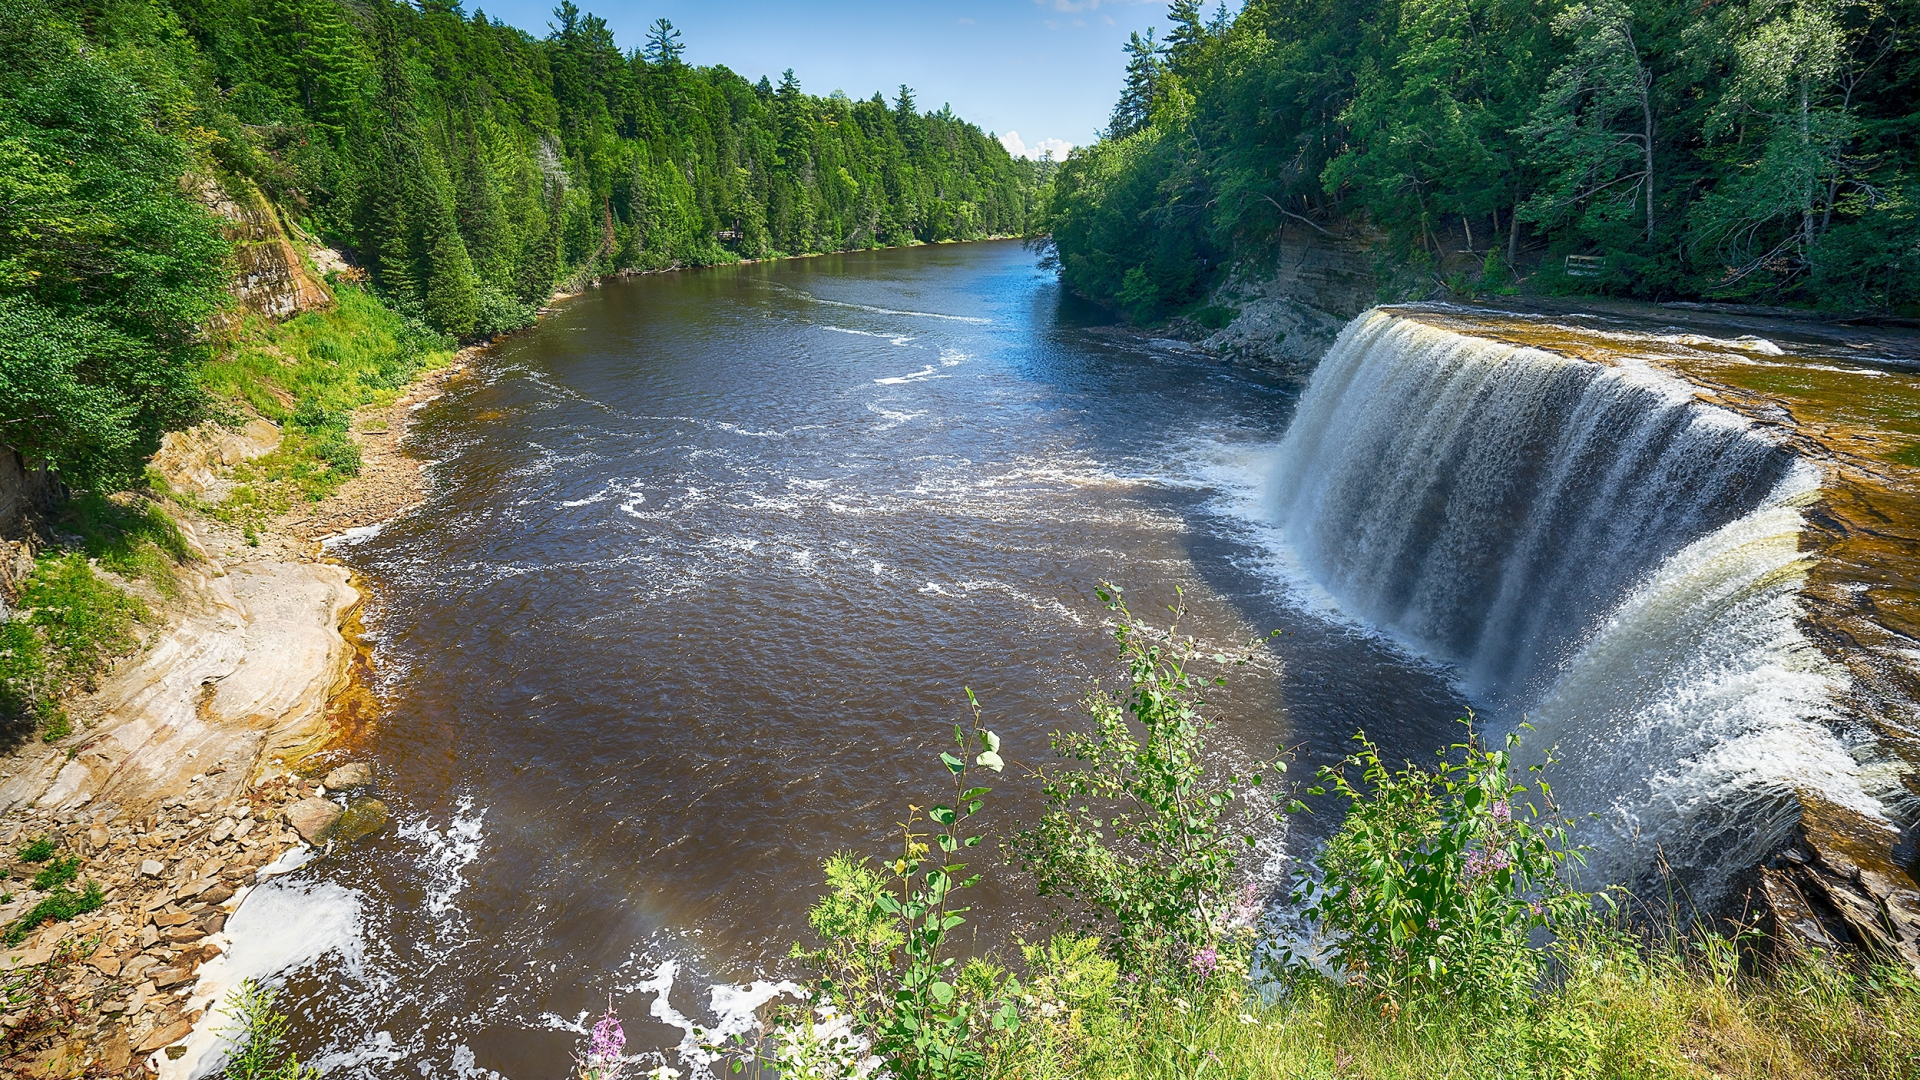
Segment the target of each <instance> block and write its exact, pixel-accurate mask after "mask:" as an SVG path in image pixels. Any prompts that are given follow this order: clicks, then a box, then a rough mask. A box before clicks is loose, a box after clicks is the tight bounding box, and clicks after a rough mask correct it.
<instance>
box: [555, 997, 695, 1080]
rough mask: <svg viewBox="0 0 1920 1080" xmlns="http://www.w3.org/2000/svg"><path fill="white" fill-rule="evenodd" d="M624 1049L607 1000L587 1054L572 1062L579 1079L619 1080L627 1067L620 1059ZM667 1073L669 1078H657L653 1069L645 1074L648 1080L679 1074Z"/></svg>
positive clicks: (622, 1032) (624, 1041)
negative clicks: (605, 1008) (604, 1012)
mask: <svg viewBox="0 0 1920 1080" xmlns="http://www.w3.org/2000/svg"><path fill="white" fill-rule="evenodd" d="M626 1047H627V1033H626V1031H625V1030H624V1029H622V1028H621V1026H620V1018H619V1017H618V1016H616V1015H615V1014H614V1011H613V1002H612V1001H611V1000H609V1001H608V1002H607V1012H606V1015H605V1016H602V1017H601V1018H600V1019H599V1021H598V1022H596V1023H595V1024H594V1025H593V1032H592V1034H591V1035H590V1036H589V1037H588V1039H587V1052H586V1053H585V1054H584V1055H581V1056H578V1057H576V1058H575V1059H574V1061H575V1064H577V1065H578V1066H579V1068H580V1080H619V1077H620V1074H621V1073H622V1072H623V1071H624V1070H625V1068H626V1064H627V1062H626V1059H625V1058H624V1057H622V1056H621V1055H622V1053H623V1052H624V1051H625V1050H626ZM662 1068H664V1066H663V1067H662ZM667 1071H668V1072H671V1073H672V1075H671V1076H661V1075H658V1074H659V1073H660V1072H661V1069H655V1070H654V1071H653V1072H652V1073H649V1074H648V1077H649V1080H675V1078H676V1077H678V1076H679V1075H680V1074H679V1073H678V1072H677V1071H675V1070H667Z"/></svg>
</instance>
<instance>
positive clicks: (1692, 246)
mask: <svg viewBox="0 0 1920 1080" xmlns="http://www.w3.org/2000/svg"><path fill="white" fill-rule="evenodd" d="M1916 17H1920V5H1916V4H1915V3H1914V2H1913V0H1885V2H1883V0H1720V2H1714V3H1706V4H1701V3H1696V2H1694V0H1549V2H1547V3H1533V2H1528V0H1248V2H1247V3H1246V5H1245V7H1244V8H1243V9H1242V10H1241V11H1240V12H1239V13H1238V14H1237V15H1234V16H1231V17H1229V16H1228V15H1227V14H1226V12H1225V10H1224V8H1222V9H1221V10H1220V11H1219V12H1218V13H1216V14H1215V15H1214V16H1213V17H1212V18H1211V19H1205V18H1203V16H1202V13H1201V11H1200V8H1199V3H1198V0H1175V2H1174V3H1173V4H1172V11H1171V20H1172V22H1173V24H1174V29H1173V31H1172V33H1170V34H1168V35H1167V36H1166V37H1165V38H1164V39H1161V40H1156V39H1155V38H1154V36H1153V35H1152V34H1148V35H1146V36H1144V37H1141V36H1136V37H1135V39H1134V40H1133V41H1132V42H1131V43H1130V45H1129V47H1128V52H1129V62H1128V78H1127V88H1126V91H1125V93H1124V95H1123V97H1122V99H1121V101H1120V102H1119V104H1118V105H1117V107H1116V108H1115V110H1114V114H1113V118H1112V122H1111V125H1110V127H1109V129H1108V131H1107V132H1106V137H1105V138H1104V139H1103V140H1102V141H1100V142H1099V143H1097V144H1095V145H1093V146H1090V147H1086V148H1084V149H1082V150H1078V151H1076V152H1075V153H1074V154H1073V156H1072V158H1071V159H1070V160H1069V161H1067V162H1066V163H1065V164H1064V165H1063V167H1062V168H1061V169H1060V171H1059V173H1058V175H1057V177H1056V179H1055V184H1054V188H1053V192H1052V197H1051V200H1050V205H1049V207H1048V209H1047V219H1048V228H1049V229H1050V230H1051V233H1052V238H1053V243H1054V245H1055V252H1056V254H1057V257H1058V259H1059V262H1060V269H1061V273H1062V276H1063V277H1064V279H1065V280H1066V281H1067V283H1068V284H1070V285H1071V286H1072V287H1074V288H1075V289H1077V290H1079V291H1080V292H1082V293H1085V294H1087V295H1089V296H1092V297H1095V298H1097V299H1101V300H1104V301H1107V302H1110V303H1113V304H1115V305H1116V306H1118V307H1120V308H1121V309H1123V310H1124V311H1126V312H1127V313H1128V314H1130V315H1131V316H1133V317H1135V318H1141V319H1153V318H1158V317H1162V316H1165V315H1167V314H1169V313H1172V312H1175V311H1177V310H1179V309H1181V308H1182V307H1184V306H1186V305H1189V304H1191V303H1193V302H1194V301H1196V300H1197V299H1198V298H1199V297H1201V296H1202V295H1203V294H1204V293H1205V291H1206V290H1207V288H1208V287H1209V285H1210V284H1211V283H1212V282H1213V280H1214V277H1215V274H1216V273H1217V271H1218V268H1219V267H1220V266H1221V264H1222V263H1223V261H1231V260H1233V259H1236V258H1248V257H1257V256H1258V255H1259V254H1260V253H1261V252H1263V251H1265V250H1267V249H1268V248H1269V247H1270V246H1271V245H1272V244H1274V243H1275V242H1276V240H1277V238H1278V237H1279V236H1280V235H1281V234H1282V231H1283V230H1286V229H1292V230H1295V231H1296V235H1298V234H1301V233H1307V234H1311V232H1312V231H1313V230H1316V229H1318V230H1323V231H1333V232H1339V231H1342V230H1343V228H1344V227H1351V226H1358V227H1359V228H1361V229H1363V230H1368V231H1375V232H1377V233H1379V234H1384V243H1383V244H1382V245H1380V246H1379V247H1376V249H1375V250H1376V253H1377V254H1379V255H1380V256H1381V257H1382V264H1383V268H1385V269H1387V270H1388V271H1389V272H1388V273H1387V274H1386V275H1385V277H1386V278H1388V279H1390V280H1391V279H1395V278H1397V283H1398V286H1399V287H1401V288H1403V289H1408V290H1412V289H1418V290H1420V291H1431V290H1432V289H1434V288H1435V284H1436V281H1437V282H1438V283H1440V284H1442V285H1445V286H1446V287H1448V288H1450V289H1453V290H1455V291H1473V290H1481V289H1506V288H1512V287H1514V283H1515V281H1516V279H1517V278H1522V277H1524V279H1525V287H1526V288H1528V289H1532V290H1538V291H1542V292H1576V291H1577V292H1600V293H1606V294H1613V295H1622V296H1635V297H1645V298H1655V299H1666V298H1682V297H1699V298H1713V299H1727V300H1740V301H1749V302H1764V303H1789V304H1798V305H1811V306H1821V307H1829V308H1840V309H1854V310H1862V309H1864V310H1880V311H1887V310H1892V311H1899V312H1904V313H1908V314H1912V313H1915V312H1916V310H1920V206H1917V205H1916V203H1917V201H1920V182H1917V177H1916V168H1917V166H1920V160H1917V155H1920V44H1917V43H1916V40H1915V24H1916ZM1567 256H1574V258H1573V259H1572V260H1571V261H1570V260H1569V259H1568V258H1567ZM1569 271H1571V273H1570V272H1569Z"/></svg>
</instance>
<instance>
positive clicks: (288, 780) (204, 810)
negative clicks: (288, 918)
mask: <svg viewBox="0 0 1920 1080" xmlns="http://www.w3.org/2000/svg"><path fill="white" fill-rule="evenodd" d="M342 773H348V774H349V775H347V776H346V777H345V782H346V783H347V784H350V785H351V786H352V787H354V788H364V787H366V786H367V784H368V783H369V782H370V781H371V779H372V770H371V769H369V768H367V767H366V766H364V765H359V766H357V767H356V766H349V767H347V768H346V769H335V770H333V774H330V775H329V776H328V777H326V779H327V780H334V779H336V778H337V777H339V775H340V774H342ZM325 794H327V789H326V788H325V786H324V781H322V782H321V783H320V784H315V783H314V782H313V781H310V780H303V779H300V778H297V777H291V776H284V775H282V776H275V777H273V778H271V779H267V780H263V781H262V782H260V783H257V784H255V785H253V786H252V787H251V788H249V789H248V790H247V791H246V792H244V793H243V794H242V795H240V796H239V797H237V798H230V799H222V798H218V797H215V796H213V795H211V794H206V795H198V796H189V795H178V796H173V797H170V798H167V799H164V800H162V801H161V802H160V804H159V805H157V806H156V807H155V808H154V809H153V810H151V811H150V812H148V813H146V814H143V815H139V816H130V815H126V814H123V813H121V812H120V811H118V810H106V811H97V812H93V813H88V812H86V811H85V810H70V811H52V810H42V809H30V810H26V811H23V812H20V813H18V814H15V815H12V816H10V818H9V820H8V821H7V823H6V825H5V826H4V827H0V844H5V845H6V846H7V847H8V848H9V849H11V848H13V847H14V846H16V845H19V844H24V843H28V842H31V841H33V840H38V839H41V838H46V839H48V840H50V841H52V843H53V846H54V847H55V849H56V850H57V851H58V852H60V853H61V854H62V855H68V856H75V857H78V858H79V859H80V860H81V864H82V867H83V869H82V870H81V874H80V876H81V878H82V879H84V880H87V881H92V882H97V883H98V884H99V885H100V887H101V889H102V890H103V893H104V899H105V904H104V905H103V906H102V907H100V908H99V909H98V910H96V911H94V912H91V913H89V914H87V915H84V916H81V917H79V918H76V919H73V920H71V921H69V922H55V923H49V924H47V925H45V926H43V927H41V928H40V929H39V930H37V931H35V932H33V933H31V934H29V935H28V936H27V937H26V939H25V940H24V941H23V942H22V943H21V944H20V945H18V946H15V947H13V948H9V949H6V950H5V951H4V952H0V965H4V966H3V967H0V982H4V985H5V986H6V988H7V990H8V1000H7V1011H6V1012H5V1014H4V1015H0V1029H4V1031H5V1038H6V1040H7V1042H8V1043H9V1044H10V1046H9V1048H10V1049H11V1050H13V1051H14V1052H13V1053H11V1054H10V1055H9V1056H8V1058H7V1060H6V1062H5V1064H6V1066H7V1068H8V1070H9V1071H11V1072H13V1073H14V1074H15V1075H24V1076H34V1077H44V1078H66V1077H77V1076H83V1075H85V1076H120V1075H130V1074H137V1073H140V1072H142V1071H143V1070H144V1071H149V1072H153V1071H159V1070H160V1069H161V1068H162V1061H164V1060H175V1059H177V1058H178V1057H179V1056H180V1053H181V1052H183V1051H184V1049H185V1047H184V1045H183V1044H184V1043H185V1042H186V1041H187V1039H188V1038H189V1037H190V1036H192V1035H193V1034H194V1030H195V1026H196V1024H198V1022H199V1021H200V1020H201V1019H202V1017H203V1016H204V1015H205V1013H206V1010H207V1008H208V1006H209V1005H210V1004H211V1003H210V1002H207V1001H204V1000H199V999H200V998H203V997H204V996H205V995H203V994H201V993H199V992H198V988H197V985H196V984H197V982H198V979H197V976H198V973H199V969H200V966H201V965H202V964H204V963H206V962H207V961H209V960H211V959H213V958H214V957H217V956H221V955H224V954H226V953H227V952H228V951H229V950H230V949H231V947H232V945H233V941H232V939H231V938H230V937H229V936H228V935H227V933H226V924H227V920H228V918H229V917H230V916H231V915H233V914H234V913H235V912H236V911H238V910H239V908H240V906H241V905H242V904H243V903H244V902H245V901H246V899H247V896H248V894H249V893H250V892H251V891H252V890H253V889H254V888H255V887H256V886H257V885H259V884H260V883H261V882H264V881H266V880H269V879H271V878H273V877H275V876H278V875H279V874H282V873H286V872H289V871H291V870H294V869H297V868H298V867H299V866H301V865H304V864H305V862H306V861H307V860H308V858H310V857H311V856H312V855H314V854H317V853H318V850H319V849H318V848H317V847H316V845H327V846H328V847H329V848H330V847H331V842H336V841H339V840H347V839H351V838H352V837H351V836H350V835H346V834H343V830H342V829H341V824H342V822H343V821H344V820H346V818H347V816H348V815H352V816H353V817H354V819H355V828H354V831H355V832H357V833H358V834H359V835H365V834H366V833H367V832H370V831H372V830H373V829H376V828H378V827H379V825H381V824H383V823H384V822H385V818H386V808H385V806H384V804H381V803H379V801H378V800H375V799H369V798H364V797H363V798H359V799H356V800H354V801H353V802H352V803H350V804H349V808H348V809H345V810H342V809H341V808H339V807H338V806H337V805H336V804H335V803H333V802H331V801H328V800H327V799H325V798H324V795H325ZM314 804H320V805H321V806H324V807H326V808H327V809H326V810H325V811H321V810H319V809H318V808H317V807H316V806H315V805H314ZM56 857H58V856H56ZM10 863H11V865H10V867H9V869H10V870H11V871H12V872H13V874H14V875H15V876H16V877H18V876H30V875H31V873H32V871H33V870H34V869H35V866H34V865H33V864H28V863H21V862H19V861H17V860H10ZM35 899H36V897H35V895H33V894H31V893H29V894H28V895H26V896H23V897H22V898H20V899H17V900H15V901H14V902H13V904H12V905H9V907H20V906H22V905H30V904H31V903H32V902H33V901H34V900H35ZM26 1042H31V1044H32V1045H27V1046H22V1045H19V1044H20V1043H26ZM23 1051H24V1052H23Z"/></svg>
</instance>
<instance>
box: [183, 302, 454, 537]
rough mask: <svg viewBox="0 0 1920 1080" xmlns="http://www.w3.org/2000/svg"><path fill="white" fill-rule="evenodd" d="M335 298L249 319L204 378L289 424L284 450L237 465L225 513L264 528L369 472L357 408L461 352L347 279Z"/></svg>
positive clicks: (395, 392)
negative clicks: (278, 317)
mask: <svg viewBox="0 0 1920 1080" xmlns="http://www.w3.org/2000/svg"><path fill="white" fill-rule="evenodd" d="M335 296H336V300H337V303H335V305H334V306H333V307H332V308H329V309H327V310H325V311H310V312H307V313H305V314H303V315H300V316H297V317H295V318H293V319H289V320H287V321H286V322H284V323H275V322H273V321H272V320H269V319H264V318H259V317H255V318H251V319H248V320H247V321H245V322H244V323H242V324H241V326H240V328H239V329H238V331H237V332H236V334H235V336H234V338H233V340H232V341H231V343H230V344H229V345H228V346H227V347H226V348H224V349H222V350H221V352H220V354H219V355H218V356H217V357H216V358H215V359H213V360H212V361H210V362H209V363H207V364H206V366H205V367H204V368H203V369H202V374H201V381H202V384H203V385H204V386H205V388H206V390H207V392H208V393H209V394H210V395H212V397H213V398H214V400H215V401H217V402H221V403H223V404H224V405H225V406H226V408H227V410H228V412H229V414H230V415H236V416H237V415H244V414H246V413H252V414H254V415H258V416H261V417H264V418H266V419H268V420H271V421H273V422H275V423H277V424H279V425H281V427H282V431H283V434H282V436H281V440H280V446H279V448H278V449H276V450H274V451H273V452H272V453H270V454H267V455H266V456H264V457H261V458H258V459H255V460H254V461H251V462H248V463H246V464H244V465H241V466H239V467H237V468H236V469H235V470H234V479H235V480H236V481H237V482H238V484H237V486H236V487H235V488H234V490H233V491H232V492H231V493H229V494H228V495H227V496H226V498H225V499H223V500H222V501H220V502H219V503H218V504H215V505H213V506H211V507H209V509H210V510H211V511H212V512H213V513H214V514H215V515H216V516H219V517H220V518H222V519H223V520H227V521H235V522H238V523H240V524H242V525H243V526H245V527H246V528H248V529H250V530H251V529H255V528H258V527H259V525H260V524H261V523H263V522H264V521H265V519H266V518H268V517H270V516H272V515H275V514H279V513H284V512H285V511H286V510H287V509H288V508H289V507H291V506H292V505H293V504H294V502H296V501H297V500H302V499H304V500H307V501H312V502H318V501H319V500H321V499H323V498H325V497H326V496H327V495H329V494H331V493H332V492H333V491H334V490H336V489H337V488H338V487H339V486H340V485H341V484H343V483H345V482H346V481H348V480H349V479H352V478H353V477H355V476H357V475H359V473H360V466H361V460H360V449H359V447H358V446H357V445H356V444H355V443H354V441H353V439H352V437H351V436H350V435H349V434H348V428H349V427H350V425H351V422H352V417H353V413H354V410H356V409H359V408H362V407H363V406H367V405H382V404H386V403H387V402H390V401H392V400H393V399H394V398H395V397H397V396H399V394H400V393H401V391H402V390H403V389H404V388H405V387H406V386H407V384H408V383H411V382H412V381H413V380H414V379H416V378H418V377H419V376H420V375H421V374H422V373H424V372H427V371H430V370H433V369H435V368H439V367H443V366H445V365H446V364H447V363H448V362H449V361H451V360H452V359H453V350H454V342H453V340H452V339H451V338H448V337H446V336H445V335H442V334H439V333H437V332H435V331H433V330H431V329H429V328H428V327H427V326H426V324H424V323H422V322H420V321H419V320H417V319H411V318H408V317H406V316H403V315H400V314H399V313H397V312H395V311H394V310H393V309H392V308H390V307H388V306H387V305H385V304H383V303H382V302H381V301H380V300H379V298H377V297H375V296H374V295H373V294H372V293H370V292H368V291H366V290H365V289H363V288H361V287H359V286H357V285H352V284H346V283H342V284H339V285H337V286H336V290H335Z"/></svg>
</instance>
